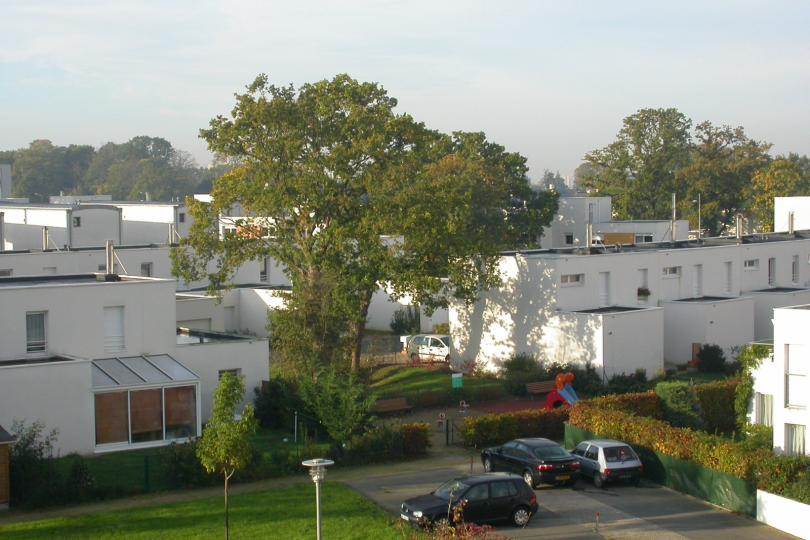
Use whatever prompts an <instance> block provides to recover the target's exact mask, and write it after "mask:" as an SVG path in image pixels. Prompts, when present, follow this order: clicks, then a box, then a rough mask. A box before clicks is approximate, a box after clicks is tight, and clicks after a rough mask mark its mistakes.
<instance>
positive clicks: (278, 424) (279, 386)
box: [253, 377, 307, 429]
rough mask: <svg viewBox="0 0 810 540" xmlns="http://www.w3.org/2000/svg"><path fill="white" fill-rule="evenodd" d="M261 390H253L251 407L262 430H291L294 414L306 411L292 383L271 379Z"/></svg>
mask: <svg viewBox="0 0 810 540" xmlns="http://www.w3.org/2000/svg"><path fill="white" fill-rule="evenodd" d="M265 382H266V385H265V387H264V388H263V389H262V388H254V390H253V393H254V397H253V407H254V409H255V411H256V418H257V419H258V420H259V425H260V426H262V427H263V428H270V429H279V428H290V429H293V427H294V426H293V424H294V423H295V421H294V412H295V411H306V410H307V408H306V405H305V404H304V402H303V400H302V399H301V397H300V396H299V395H298V387H297V385H296V384H295V382H294V381H291V380H288V379H282V378H279V377H273V378H271V379H270V380H269V381H265Z"/></svg>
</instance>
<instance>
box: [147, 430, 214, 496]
mask: <svg viewBox="0 0 810 540" xmlns="http://www.w3.org/2000/svg"><path fill="white" fill-rule="evenodd" d="M159 456H160V462H161V464H162V465H163V471H164V474H165V475H166V478H167V480H168V484H169V485H170V486H171V487H173V488H192V487H199V486H209V485H212V484H213V483H214V482H215V481H217V480H218V479H217V478H216V477H214V476H213V475H210V474H208V473H207V472H205V469H203V467H202V465H200V460H199V459H197V441H196V440H192V441H189V442H186V443H172V444H170V445H169V446H166V447H165V448H161V449H160V454H159Z"/></svg>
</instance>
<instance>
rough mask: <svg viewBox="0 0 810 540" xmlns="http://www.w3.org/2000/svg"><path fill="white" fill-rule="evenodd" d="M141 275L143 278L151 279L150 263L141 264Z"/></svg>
mask: <svg viewBox="0 0 810 540" xmlns="http://www.w3.org/2000/svg"><path fill="white" fill-rule="evenodd" d="M141 275H142V276H143V277H152V263H150V262H145V263H141Z"/></svg>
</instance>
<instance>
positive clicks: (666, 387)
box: [655, 382, 703, 429]
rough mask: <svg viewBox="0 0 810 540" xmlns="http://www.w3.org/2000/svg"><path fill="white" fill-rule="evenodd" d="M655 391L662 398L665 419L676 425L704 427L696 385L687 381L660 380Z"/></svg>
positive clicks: (693, 427) (692, 427)
mask: <svg viewBox="0 0 810 540" xmlns="http://www.w3.org/2000/svg"><path fill="white" fill-rule="evenodd" d="M655 393H656V394H657V395H658V397H659V398H661V406H662V408H663V412H664V419H666V420H667V421H668V422H669V423H670V424H672V425H673V426H676V427H688V428H691V429H702V428H703V416H702V414H701V410H700V402H699V401H698V398H697V394H696V393H695V389H694V386H693V385H691V384H689V383H686V382H660V383H658V384H656V385H655Z"/></svg>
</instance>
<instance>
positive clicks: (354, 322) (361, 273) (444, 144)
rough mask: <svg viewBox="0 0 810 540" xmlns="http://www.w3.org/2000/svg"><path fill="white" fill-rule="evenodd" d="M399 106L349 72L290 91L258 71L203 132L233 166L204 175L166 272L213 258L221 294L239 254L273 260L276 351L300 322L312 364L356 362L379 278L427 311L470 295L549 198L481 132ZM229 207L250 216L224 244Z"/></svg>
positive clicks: (537, 220) (538, 224)
mask: <svg viewBox="0 0 810 540" xmlns="http://www.w3.org/2000/svg"><path fill="white" fill-rule="evenodd" d="M396 104H397V102H396V100H395V99H394V98H392V97H390V96H389V95H388V94H387V93H386V91H385V90H384V89H383V88H382V87H380V86H379V85H377V84H375V83H365V82H358V81H356V80H354V79H352V78H350V77H349V76H347V75H338V76H336V77H335V78H333V79H332V80H322V81H319V82H316V83H311V84H305V85H303V86H301V87H300V88H298V89H295V88H294V87H293V86H291V85H290V86H283V87H280V86H275V85H273V84H270V83H269V81H268V79H267V77H266V76H263V75H262V76H259V77H258V78H257V79H256V80H255V81H254V82H253V83H252V84H251V85H249V86H248V87H247V91H246V92H245V93H244V94H238V95H237V96H236V105H235V106H234V108H233V110H232V111H231V115H230V117H224V116H218V117H216V118H214V119H213V120H212V121H211V123H210V126H209V128H208V129H204V130H202V132H201V135H202V137H203V138H204V139H205V140H206V141H207V142H208V144H209V148H210V149H211V150H212V151H214V152H216V153H217V154H219V155H222V156H226V157H229V158H232V159H234V160H236V161H238V162H239V163H240V166H239V167H237V168H235V169H234V170H233V171H231V172H230V173H228V174H226V175H224V176H223V177H222V178H220V179H218V180H217V181H216V182H215V183H214V187H213V190H212V203H210V204H208V203H201V202H194V201H189V202H190V205H191V208H190V211H191V212H192V214H193V216H194V218H195V223H194V226H193V228H192V230H191V233H190V235H189V237H188V238H187V239H186V240H185V241H184V242H183V245H182V246H181V248H180V249H179V250H176V251H175V253H174V257H175V267H176V271H177V272H178V273H179V274H180V275H181V276H183V277H184V278H185V279H192V278H193V277H194V276H201V275H203V273H204V271H205V266H206V263H207V262H208V261H209V260H216V261H217V263H218V271H217V272H215V273H214V274H213V275H211V276H210V278H211V288H212V289H217V288H219V287H221V286H224V285H226V284H227V283H228V280H229V278H230V276H231V275H232V273H233V272H234V270H235V269H236V268H237V267H238V265H239V264H241V263H242V262H244V261H247V260H253V259H257V258H261V257H265V256H269V257H273V258H274V259H276V260H277V261H279V262H281V263H282V264H283V265H284V266H285V271H286V272H287V275H288V277H289V278H290V281H291V282H292V285H293V292H292V297H291V299H290V302H289V304H288V306H287V309H285V310H281V311H280V312H278V313H276V315H275V316H274V319H273V325H274V330H273V335H274V339H277V340H278V341H274V346H275V345H276V344H277V343H281V344H282V345H283V344H284V343H288V341H285V338H284V337H283V336H280V335H279V330H281V329H283V328H299V329H300V334H306V335H307V338H306V340H307V341H308V342H309V343H316V344H317V345H315V346H314V349H312V350H310V351H309V353H307V354H309V355H310V360H309V361H311V362H312V364H313V366H314V365H318V364H323V363H327V362H330V361H336V360H337V359H338V358H345V356H344V354H343V352H342V351H341V352H337V353H335V351H336V350H338V349H340V348H341V347H342V346H346V347H348V351H349V352H350V353H351V354H350V356H351V358H352V365H353V366H354V367H356V366H357V362H358V360H359V352H360V350H359V347H360V340H361V338H362V335H363V332H364V328H365V320H366V316H367V312H368V307H369V303H370V301H371V296H372V294H373V293H374V291H375V290H377V289H378V287H380V286H381V285H383V284H388V285H390V287H391V289H392V291H393V294H394V295H395V296H401V295H404V294H410V295H412V297H413V298H414V300H415V301H416V302H418V303H420V304H422V305H425V306H428V307H437V306H441V305H446V303H447V301H448V299H449V298H450V297H456V298H459V299H465V300H471V299H472V298H474V296H475V295H476V294H477V293H478V292H479V291H480V290H481V289H482V288H485V287H487V286H489V285H491V284H492V283H493V282H494V279H495V264H496V261H497V256H498V253H499V251H500V250H502V249H506V248H510V247H522V246H526V245H533V242H534V241H535V238H536V237H537V235H538V234H539V233H540V232H541V230H542V226H543V225H545V224H547V223H549V222H550V220H551V217H552V216H553V213H554V211H555V210H556V198H555V196H554V195H553V194H548V193H535V192H534V191H533V190H532V189H531V188H530V186H529V182H528V177H527V171H528V169H527V166H526V159H525V158H524V157H523V156H521V155H519V154H516V153H510V152H507V151H506V150H505V149H504V148H503V147H502V146H499V145H497V144H494V143H492V142H490V141H488V140H487V139H486V137H485V136H484V135H483V134H482V133H462V132H456V133H453V134H452V135H446V134H443V133H439V132H437V131H433V130H430V129H428V128H427V127H426V126H425V125H424V124H422V123H419V122H417V121H415V120H414V119H413V118H412V117H410V116H409V115H407V114H398V113H396V112H395V111H394V108H395V107H396ZM235 205H240V206H241V207H242V208H244V210H245V213H246V214H247V215H249V216H254V217H253V218H249V219H247V220H242V221H241V222H238V223H236V224H235V225H236V227H237V234H233V235H226V236H225V237H222V238H220V237H219V235H218V234H216V231H217V230H218V228H219V221H220V218H221V216H224V215H227V214H228V211H229V209H230V208H231V207H233V206H235ZM223 219H224V218H223ZM248 227H250V229H248ZM240 230H241V231H243V232H242V233H239V231H240ZM248 230H250V231H252V232H253V233H251V234H247V233H245V231H248ZM256 231H260V232H261V234H254V233H255V232H256ZM450 284H452V285H450ZM285 317H287V319H286V320H285ZM281 334H284V332H281ZM326 336H331V338H329V339H326ZM288 338H289V339H291V340H292V342H296V337H295V335H292V337H290V334H288ZM298 345H301V346H302V347H304V346H305V344H303V343H298ZM304 348H306V347H304ZM293 350H294V349H293V348H291V354H293ZM335 354H336V355H337V358H335V356H334V355H335ZM282 356H283V354H282ZM302 356H303V357H306V354H303V355H302V352H301V351H300V350H299V351H298V353H297V354H296V358H295V362H296V363H299V364H300V363H306V362H307V361H308V360H306V358H302ZM337 361H339V360H337Z"/></svg>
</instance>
